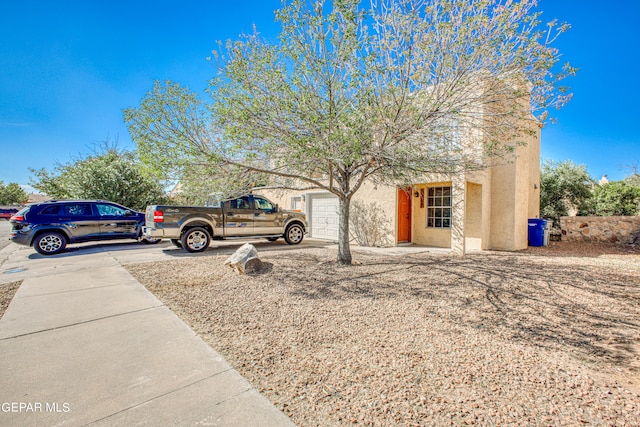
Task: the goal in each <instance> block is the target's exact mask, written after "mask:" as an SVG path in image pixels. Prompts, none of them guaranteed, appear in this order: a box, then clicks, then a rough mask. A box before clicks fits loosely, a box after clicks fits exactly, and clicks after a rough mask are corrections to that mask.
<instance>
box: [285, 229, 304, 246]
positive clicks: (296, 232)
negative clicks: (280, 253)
mask: <svg viewBox="0 0 640 427" xmlns="http://www.w3.org/2000/svg"><path fill="white" fill-rule="evenodd" d="M303 237H304V229H303V228H302V226H301V225H300V224H291V225H290V226H288V227H287V230H286V231H285V232H284V240H285V241H286V242H287V243H288V244H290V245H297V244H298V243H300V242H302V239H303Z"/></svg>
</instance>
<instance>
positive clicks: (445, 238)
mask: <svg viewBox="0 0 640 427" xmlns="http://www.w3.org/2000/svg"><path fill="white" fill-rule="evenodd" d="M433 180H434V181H433V182H429V185H428V186H427V185H426V184H418V185H415V186H414V187H413V188H414V191H418V193H419V192H420V190H421V189H422V190H423V191H424V193H425V203H424V207H422V208H421V207H420V200H419V198H415V197H414V198H413V203H412V210H411V217H412V222H413V230H412V233H411V237H412V242H413V243H415V244H416V245H424V246H435V247H440V248H450V247H451V230H450V229H444V228H443V229H439V228H427V201H426V195H427V188H428V187H447V186H451V181H447V180H446V177H443V176H437V175H434V176H433Z"/></svg>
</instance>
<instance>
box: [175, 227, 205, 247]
mask: <svg viewBox="0 0 640 427" xmlns="http://www.w3.org/2000/svg"><path fill="white" fill-rule="evenodd" d="M181 240H182V247H183V248H184V249H185V250H186V251H187V252H202V251H205V250H206V249H207V248H208V247H209V243H211V237H209V233H208V232H207V230H205V229H204V228H202V227H194V228H191V229H189V230H188V231H187V232H186V233H184V234H183V235H182V239H181Z"/></svg>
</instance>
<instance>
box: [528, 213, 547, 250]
mask: <svg viewBox="0 0 640 427" xmlns="http://www.w3.org/2000/svg"><path fill="white" fill-rule="evenodd" d="M546 225H547V221H546V220H544V219H540V218H529V246H544V229H545V227H546Z"/></svg>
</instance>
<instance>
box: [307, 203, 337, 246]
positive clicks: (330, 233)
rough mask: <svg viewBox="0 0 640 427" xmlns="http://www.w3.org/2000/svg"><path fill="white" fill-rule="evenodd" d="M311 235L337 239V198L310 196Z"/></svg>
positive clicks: (318, 237) (317, 237)
mask: <svg viewBox="0 0 640 427" xmlns="http://www.w3.org/2000/svg"><path fill="white" fill-rule="evenodd" d="M311 237H314V238H316V239H327V240H338V198H337V197H313V198H311Z"/></svg>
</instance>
